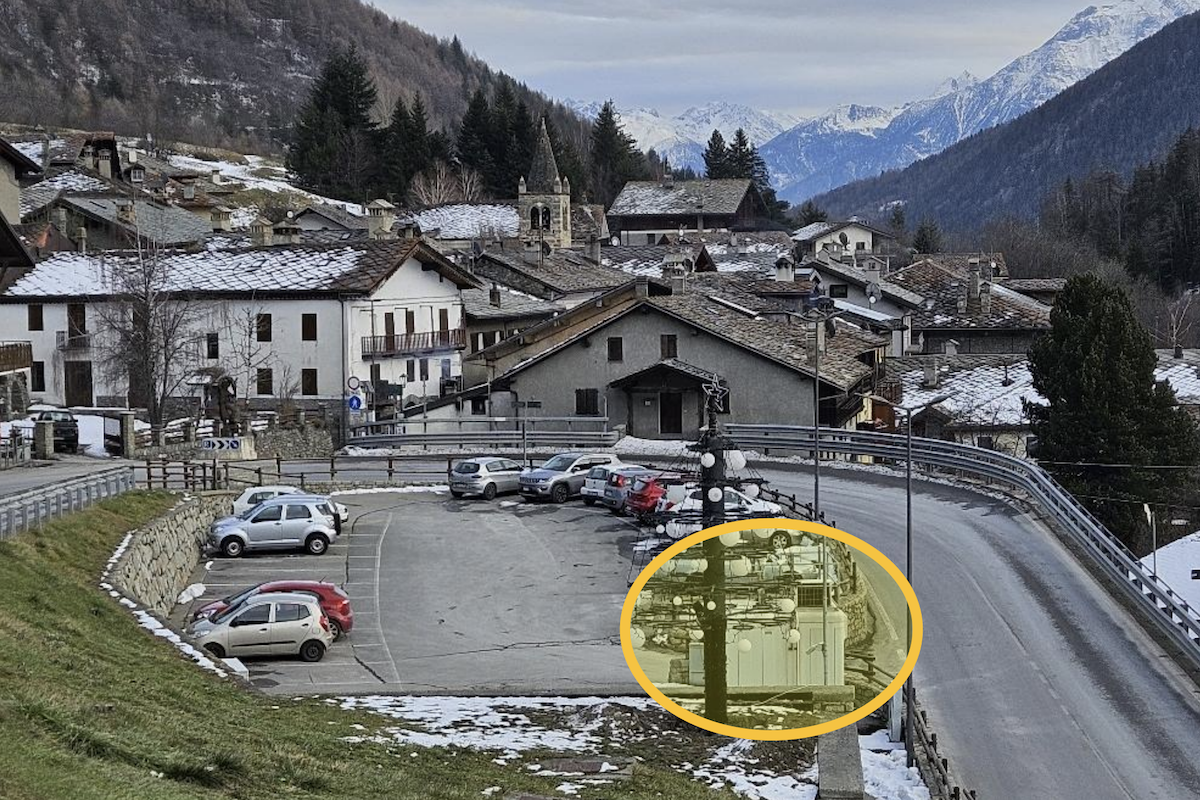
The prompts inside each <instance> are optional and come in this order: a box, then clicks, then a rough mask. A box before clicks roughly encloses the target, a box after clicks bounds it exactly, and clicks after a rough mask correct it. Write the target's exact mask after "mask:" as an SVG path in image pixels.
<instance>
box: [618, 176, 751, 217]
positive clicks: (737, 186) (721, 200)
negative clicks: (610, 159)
mask: <svg viewBox="0 0 1200 800" xmlns="http://www.w3.org/2000/svg"><path fill="white" fill-rule="evenodd" d="M749 191H750V181H749V180H747V179H742V178H724V179H719V180H695V181H675V182H674V183H672V184H670V185H667V184H664V183H663V182H661V181H629V182H628V183H626V184H625V188H623V189H622V190H621V193H620V194H619V195H617V199H616V200H614V201H613V204H612V206H611V207H610V208H609V209H608V215H609V216H610V217H635V216H659V215H668V214H697V213H703V214H736V213H737V210H738V207H739V206H740V205H741V204H742V200H744V199H745V197H746V193H747V192H749ZM701 205H703V208H700V206H701Z"/></svg>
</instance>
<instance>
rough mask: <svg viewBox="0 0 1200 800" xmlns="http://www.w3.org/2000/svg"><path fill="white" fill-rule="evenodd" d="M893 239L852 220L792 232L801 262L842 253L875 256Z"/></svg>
mask: <svg viewBox="0 0 1200 800" xmlns="http://www.w3.org/2000/svg"><path fill="white" fill-rule="evenodd" d="M895 238H896V237H895V236H892V235H891V234H890V233H888V232H887V231H883V230H880V229H879V228H876V227H873V226H871V225H868V224H867V223H866V222H863V221H862V220H859V219H853V218H851V219H848V220H844V221H841V222H814V223H812V224H810V225H805V226H804V227H803V228H799V229H797V230H795V231H793V232H792V241H794V242H795V243H796V248H797V255H798V257H799V259H800V260H801V261H804V260H807V259H810V258H816V257H817V255H818V254H820V253H829V254H833V255H839V256H840V255H841V254H843V253H846V254H858V255H865V254H869V253H876V252H879V250H880V249H881V248H882V247H883V244H884V242H887V241H893V240H895Z"/></svg>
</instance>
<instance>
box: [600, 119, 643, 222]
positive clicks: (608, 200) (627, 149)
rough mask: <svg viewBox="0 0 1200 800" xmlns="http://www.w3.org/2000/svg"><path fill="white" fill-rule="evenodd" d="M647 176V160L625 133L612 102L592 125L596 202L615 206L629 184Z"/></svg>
mask: <svg viewBox="0 0 1200 800" xmlns="http://www.w3.org/2000/svg"><path fill="white" fill-rule="evenodd" d="M645 176H646V159H645V156H643V155H642V153H641V152H640V151H639V150H638V149H637V143H636V142H634V140H633V138H632V137H631V136H629V135H628V134H626V133H625V131H624V129H623V128H622V127H621V123H620V121H619V120H618V119H617V112H616V108H615V107H614V106H613V102H612V101H611V100H609V101H608V102H606V103H605V104H604V106H603V107H602V108H601V109H600V114H599V115H598V116H597V117H596V121H595V123H593V125H592V163H591V181H590V184H591V187H592V191H593V192H594V193H595V198H596V201H597V202H599V203H603V204H604V205H605V206H609V205H611V204H612V201H613V200H615V199H616V197H617V194H619V193H620V191H621V189H622V188H623V187H624V186H625V183H626V182H627V181H631V180H639V179H642V178H644V177H645Z"/></svg>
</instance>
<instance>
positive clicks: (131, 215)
mask: <svg viewBox="0 0 1200 800" xmlns="http://www.w3.org/2000/svg"><path fill="white" fill-rule="evenodd" d="M117 222H119V223H121V224H122V225H130V226H132V225H136V224H137V208H136V207H135V206H134V204H133V201H132V200H128V199H122V200H118V201H117Z"/></svg>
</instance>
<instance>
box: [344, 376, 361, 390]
mask: <svg viewBox="0 0 1200 800" xmlns="http://www.w3.org/2000/svg"><path fill="white" fill-rule="evenodd" d="M361 384H362V381H360V380H359V379H358V378H356V377H355V376H353V375H351V376H350V377H349V378H347V379H346V386H348V387H349V388H350V391H352V392H354V391H357V390H358V387H359V386H360V385H361Z"/></svg>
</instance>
